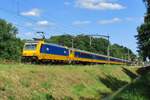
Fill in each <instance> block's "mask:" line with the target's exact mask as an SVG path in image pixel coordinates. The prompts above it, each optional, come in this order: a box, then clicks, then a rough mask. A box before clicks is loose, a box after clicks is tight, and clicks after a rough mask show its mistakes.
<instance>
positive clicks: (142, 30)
mask: <svg viewBox="0 0 150 100" xmlns="http://www.w3.org/2000/svg"><path fill="white" fill-rule="evenodd" d="M143 1H144V2H145V5H146V8H147V13H146V16H145V19H144V24H142V25H141V26H140V27H138V28H137V30H138V35H137V36H136V37H137V40H138V48H139V50H138V52H139V54H140V55H141V56H142V57H143V60H144V61H146V59H147V58H149V59H150V52H149V50H150V0H143Z"/></svg>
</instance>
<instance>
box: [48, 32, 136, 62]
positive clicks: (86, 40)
mask: <svg viewBox="0 0 150 100" xmlns="http://www.w3.org/2000/svg"><path fill="white" fill-rule="evenodd" d="M72 39H73V40H72ZM91 40H92V41H91V42H92V43H91V45H90V37H89V36H87V35H77V36H75V37H73V36H71V35H61V36H53V37H51V38H49V39H47V42H50V43H55V44H60V45H63V46H67V47H72V41H73V47H74V48H76V49H81V50H86V51H90V52H94V53H99V54H103V55H107V49H108V43H109V41H108V40H107V39H104V38H98V37H92V39H91ZM109 45H110V55H111V56H113V57H117V58H123V59H128V54H129V59H131V60H132V59H134V58H135V55H134V53H133V52H132V51H131V50H130V49H128V48H126V47H123V46H120V45H118V44H111V43H109Z"/></svg>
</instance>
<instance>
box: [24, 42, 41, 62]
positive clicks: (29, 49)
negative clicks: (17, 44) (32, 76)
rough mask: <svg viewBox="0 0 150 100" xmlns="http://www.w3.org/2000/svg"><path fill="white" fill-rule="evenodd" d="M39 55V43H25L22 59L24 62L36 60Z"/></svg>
mask: <svg viewBox="0 0 150 100" xmlns="http://www.w3.org/2000/svg"><path fill="white" fill-rule="evenodd" d="M37 57H38V43H36V42H30V43H25V45H24V48H23V52H22V61H23V62H34V61H36V60H37Z"/></svg>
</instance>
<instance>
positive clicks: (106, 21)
mask: <svg viewBox="0 0 150 100" xmlns="http://www.w3.org/2000/svg"><path fill="white" fill-rule="evenodd" d="M121 21H122V19H120V18H117V17H116V18H112V19H108V20H100V21H98V24H113V23H118V22H121Z"/></svg>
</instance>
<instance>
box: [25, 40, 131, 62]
mask: <svg viewBox="0 0 150 100" xmlns="http://www.w3.org/2000/svg"><path fill="white" fill-rule="evenodd" d="M22 61H25V62H62V63H97V64H128V63H130V61H128V60H124V59H119V58H115V57H108V56H105V55H100V54H96V53H91V52H87V51H83V50H78V49H74V48H68V47H65V46H61V45H56V44H52V43H45V42H44V40H34V41H28V42H26V43H25V45H24V49H23V53H22Z"/></svg>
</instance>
